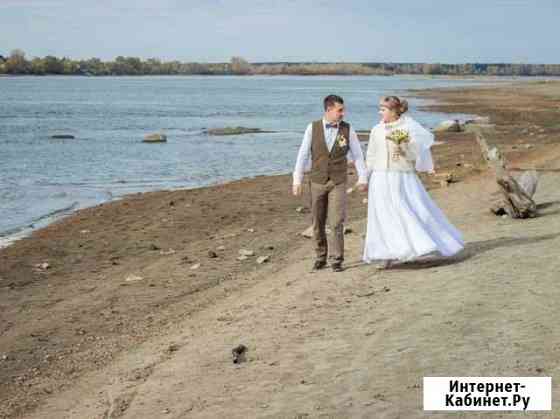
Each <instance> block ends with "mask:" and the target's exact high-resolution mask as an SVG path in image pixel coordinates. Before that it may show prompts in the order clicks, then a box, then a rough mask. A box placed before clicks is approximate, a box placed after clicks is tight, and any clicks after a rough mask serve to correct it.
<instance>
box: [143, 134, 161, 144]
mask: <svg viewBox="0 0 560 419" xmlns="http://www.w3.org/2000/svg"><path fill="white" fill-rule="evenodd" d="M166 141H167V136H166V135H165V134H148V135H146V136H145V137H144V140H143V142H145V143H165V142H166Z"/></svg>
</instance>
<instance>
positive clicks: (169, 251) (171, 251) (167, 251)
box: [159, 249, 175, 256]
mask: <svg viewBox="0 0 560 419" xmlns="http://www.w3.org/2000/svg"><path fill="white" fill-rule="evenodd" d="M159 254H160V255H163V256H167V255H173V254H175V250H173V249H169V250H162V251H160V252H159Z"/></svg>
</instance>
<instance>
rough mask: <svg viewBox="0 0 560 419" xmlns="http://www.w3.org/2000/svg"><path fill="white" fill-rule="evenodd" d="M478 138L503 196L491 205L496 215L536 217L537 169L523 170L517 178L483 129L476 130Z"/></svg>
mask: <svg viewBox="0 0 560 419" xmlns="http://www.w3.org/2000/svg"><path fill="white" fill-rule="evenodd" d="M474 132H475V135H476V140H477V142H478V144H479V146H480V149H481V151H482V155H483V156H484V159H485V160H486V162H487V163H488V165H489V166H490V168H491V169H493V171H494V173H495V175H496V183H497V184H498V186H499V189H500V193H501V196H500V198H499V199H498V200H497V201H496V202H495V203H494V204H493V205H492V206H491V208H490V210H491V211H492V212H493V213H494V214H496V215H504V214H507V215H509V216H510V217H511V218H534V217H536V216H537V205H536V204H535V201H533V196H534V194H535V192H536V190H537V184H538V181H539V175H538V173H537V171H536V170H529V171H525V172H522V173H521V174H520V175H519V176H518V177H517V178H515V177H513V176H512V175H511V174H510V173H509V172H508V170H507V161H506V159H505V157H504V155H503V154H502V153H500V151H499V150H498V148H496V147H491V146H489V144H488V141H487V140H486V138H485V135H484V132H483V130H482V129H475V130H474Z"/></svg>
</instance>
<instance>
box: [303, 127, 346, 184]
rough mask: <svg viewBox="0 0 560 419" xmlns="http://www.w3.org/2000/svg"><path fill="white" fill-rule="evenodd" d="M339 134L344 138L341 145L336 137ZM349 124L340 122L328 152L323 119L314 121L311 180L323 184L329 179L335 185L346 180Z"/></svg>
mask: <svg viewBox="0 0 560 419" xmlns="http://www.w3.org/2000/svg"><path fill="white" fill-rule="evenodd" d="M340 135H343V136H344V138H346V144H345V145H343V146H341V145H340V144H339V141H338V139H339V138H340ZM349 142H350V125H349V124H347V123H346V122H340V124H339V126H338V134H337V140H336V141H335V143H334V145H333V147H332V149H331V151H330V153H329V149H328V148H327V143H326V142H325V132H324V130H323V121H322V120H319V121H315V122H313V125H312V134H311V162H312V165H311V174H310V177H311V182H313V183H320V184H325V183H327V182H328V181H329V179H330V180H332V181H333V182H334V184H335V185H338V184H340V183H344V182H346V170H347V160H346V153H347V152H348V148H349V147H350V144H349Z"/></svg>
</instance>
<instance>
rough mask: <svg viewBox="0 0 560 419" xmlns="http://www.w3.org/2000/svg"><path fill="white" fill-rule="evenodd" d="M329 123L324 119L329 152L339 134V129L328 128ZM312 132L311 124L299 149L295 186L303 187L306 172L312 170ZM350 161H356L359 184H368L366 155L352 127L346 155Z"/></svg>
mask: <svg viewBox="0 0 560 419" xmlns="http://www.w3.org/2000/svg"><path fill="white" fill-rule="evenodd" d="M327 124H328V122H327V121H326V120H325V119H324V118H323V132H324V133H325V143H326V144H327V148H328V149H329V152H330V151H331V150H332V148H333V146H334V142H335V140H336V135H337V134H338V128H332V127H329V128H327V127H326V125H327ZM312 130H313V124H312V123H311V124H309V125H308V126H307V129H306V130H305V134H303V141H302V143H301V146H300V148H299V152H298V156H297V160H296V166H295V168H294V173H293V178H294V185H301V183H302V181H303V175H304V172H306V171H309V170H310V169H311V140H312ZM346 158H347V159H348V160H351V161H354V165H355V166H356V170H357V171H358V183H361V184H367V178H368V174H367V169H366V165H365V162H364V155H363V153H362V147H361V146H360V140H359V139H358V135H357V134H356V131H354V129H353V128H352V127H350V138H349V148H348V153H347V154H346Z"/></svg>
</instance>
